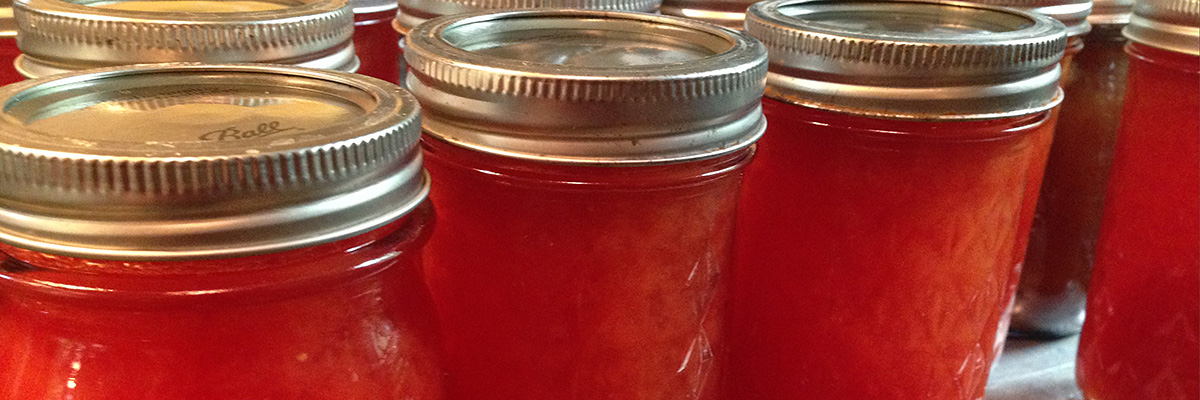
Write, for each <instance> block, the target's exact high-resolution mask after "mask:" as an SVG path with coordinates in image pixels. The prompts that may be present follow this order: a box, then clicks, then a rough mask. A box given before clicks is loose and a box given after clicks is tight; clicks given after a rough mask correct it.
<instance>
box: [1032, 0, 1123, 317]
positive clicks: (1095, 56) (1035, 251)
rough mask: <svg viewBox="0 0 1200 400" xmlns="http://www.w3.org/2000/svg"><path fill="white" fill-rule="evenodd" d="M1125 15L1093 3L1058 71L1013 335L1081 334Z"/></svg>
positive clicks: (1110, 4)
mask: <svg viewBox="0 0 1200 400" xmlns="http://www.w3.org/2000/svg"><path fill="white" fill-rule="evenodd" d="M1131 7H1132V2H1131V1H1125V0H1117V1H1104V0H1101V1H1097V2H1096V3H1095V6H1094V8H1093V9H1092V14H1091V15H1089V16H1088V21H1089V22H1091V25H1092V31H1091V32H1089V33H1087V34H1085V35H1084V36H1083V39H1082V44H1081V46H1080V47H1082V51H1080V52H1078V54H1075V55H1074V62H1072V63H1066V62H1064V63H1063V68H1064V71H1063V81H1062V86H1063V90H1064V91H1065V98H1064V99H1063V103H1062V106H1061V107H1059V108H1060V117H1059V119H1058V124H1057V125H1056V128H1055V132H1054V140H1053V144H1052V145H1051V146H1050V153H1049V159H1048V160H1047V164H1046V167H1045V175H1044V176H1045V179H1044V180H1043V181H1042V185H1041V189H1040V196H1039V197H1038V200H1037V211H1036V213H1035V214H1034V216H1033V218H1032V219H1031V222H1032V224H1031V225H1030V227H1031V231H1030V233H1029V236H1028V237H1029V244H1028V246H1027V251H1026V252H1025V253H1024V254H1025V257H1024V265H1023V267H1022V269H1021V270H1022V271H1021V278H1020V286H1019V288H1018V290H1017V292H1016V298H1015V299H1014V303H1013V315H1012V333H1013V334H1016V335H1022V336H1029V337H1061V336H1067V335H1074V334H1078V333H1079V331H1080V329H1082V327H1083V314H1084V312H1083V311H1084V305H1085V304H1086V302H1087V284H1088V279H1089V278H1090V277H1091V271H1092V262H1093V260H1094V259H1095V251H1096V239H1097V237H1098V236H1099V234H1100V215H1101V213H1102V212H1103V209H1104V188H1105V184H1106V182H1107V181H1108V170H1109V167H1110V166H1111V165H1112V156H1113V147H1114V146H1115V143H1116V136H1117V121H1118V119H1119V118H1120V115H1121V105H1122V104H1123V103H1124V99H1125V74H1126V71H1127V70H1128V67H1129V59H1128V57H1126V56H1125V52H1124V46H1125V43H1126V42H1127V41H1126V40H1125V38H1124V37H1123V36H1121V28H1123V27H1124V26H1125V24H1126V23H1128V22H1129V15H1130V12H1131ZM1070 48H1072V46H1068V49H1070ZM1068 57H1071V51H1070V50H1068ZM1030 193H1037V192H1030Z"/></svg>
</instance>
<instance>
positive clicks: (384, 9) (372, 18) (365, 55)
mask: <svg viewBox="0 0 1200 400" xmlns="http://www.w3.org/2000/svg"><path fill="white" fill-rule="evenodd" d="M372 3H374V4H372ZM351 5H352V6H353V7H354V49H355V52H357V53H358V59H359V61H360V62H361V64H362V65H360V66H359V67H358V73H360V74H363V75H367V76H373V77H376V78H379V79H383V80H385V81H388V82H391V83H400V65H401V64H400V58H401V57H403V56H402V55H401V54H400V49H399V48H397V47H396V43H397V42H399V41H400V34H399V33H397V32H396V30H395V29H392V21H393V20H394V19H395V18H396V2H395V1H393V0H385V1H383V2H382V3H381V2H378V1H358V0H353V1H351Z"/></svg>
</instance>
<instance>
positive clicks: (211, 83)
mask: <svg viewBox="0 0 1200 400" xmlns="http://www.w3.org/2000/svg"><path fill="white" fill-rule="evenodd" d="M118 68H123V67H118ZM118 68H110V69H101V70H92V71H90V72H87V73H75V74H72V75H60V76H57V77H53V78H45V79H39V80H30V81H25V82H23V83H17V84H13V85H9V86H7V87H5V88H3V89H0V101H3V102H4V118H2V119H0V216H2V217H3V218H0V314H2V315H4V318H0V371H4V379H0V394H2V395H3V396H5V397H9V398H21V399H30V400H51V399H53V400H65V399H115V398H120V399H130V400H157V399H215V398H228V399H251V398H304V399H322V400H325V399H327V400H340V399H381V400H382V399H434V400H436V399H441V398H442V397H441V396H442V392H441V391H442V381H441V380H442V376H443V372H442V370H441V367H440V364H439V361H438V359H439V357H440V354H439V353H440V347H439V346H440V343H439V342H438V338H437V334H436V329H437V327H436V325H435V323H434V322H433V321H434V320H435V318H434V316H433V306H432V303H431V302H430V299H429V293H428V289H427V288H426V287H425V283H424V278H423V275H422V274H423V272H422V270H421V266H420V264H419V260H420V258H419V251H420V249H421V247H422V246H423V245H424V243H425V242H426V241H427V239H428V236H429V234H430V232H429V231H430V228H431V223H432V220H431V218H432V211H431V207H430V206H429V204H428V201H427V200H426V194H427V193H428V187H429V181H428V179H427V178H426V175H425V174H424V173H423V172H422V167H421V159H422V158H421V153H420V149H419V147H418V145H417V142H418V139H419V126H418V124H419V122H418V121H419V114H418V113H419V111H418V107H417V104H416V99H415V98H413V97H412V96H411V95H410V94H407V93H405V92H403V91H402V90H400V89H398V88H396V87H395V86H394V85H386V86H385V85H382V84H381V83H380V82H379V81H378V80H374V79H366V78H365V77H361V76H358V75H353V74H348V73H342V72H333V71H320V70H310V69H294V68H290V67H267V66H249V65H239V66H233V65H191V66H175V67H158V66H140V67H133V68H132V69H118Z"/></svg>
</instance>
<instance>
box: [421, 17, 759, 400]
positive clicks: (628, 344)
mask: <svg viewBox="0 0 1200 400" xmlns="http://www.w3.org/2000/svg"><path fill="white" fill-rule="evenodd" d="M407 41H408V47H407V49H406V51H405V58H406V60H407V61H408V65H409V67H410V69H409V74H408V78H407V81H406V82H407V84H408V87H409V88H411V89H412V91H413V93H414V94H415V95H416V96H417V98H418V99H419V100H420V101H421V104H422V106H423V107H425V108H424V109H425V114H424V115H425V119H424V120H423V127H424V132H425V135H424V137H423V139H422V144H423V146H424V149H425V154H426V162H427V164H426V165H427V167H428V168H429V172H430V175H431V176H432V179H433V182H434V185H435V186H436V187H437V189H436V190H435V191H434V192H433V193H431V195H430V199H431V200H432V201H433V204H434V206H435V207H437V209H438V212H439V215H440V216H441V217H440V219H439V220H438V229H437V231H436V232H434V235H433V237H432V239H431V240H430V243H429V246H428V247H427V248H426V251H425V253H424V254H425V262H426V271H427V273H428V281H429V285H430V290H431V292H432V293H433V301H434V304H435V306H436V307H437V310H438V312H439V318H440V322H441V327H442V331H443V333H444V337H445V344H446V351H447V360H446V362H447V364H446V365H447V369H448V371H449V374H450V375H449V376H450V385H449V388H448V392H449V394H450V397H451V398H460V399H484V398H488V399H525V400H537V399H546V400H551V399H553V400H560V399H609V398H612V399H629V400H639V399H715V398H717V397H715V396H717V395H718V393H717V392H716V390H715V387H716V386H715V385H716V384H717V382H718V378H719V376H720V374H721V373H722V371H723V370H724V363H725V358H726V354H725V353H724V347H725V344H724V324H725V322H726V318H727V316H726V302H725V298H726V295H727V288H728V284H729V281H728V276H729V273H730V265H731V263H732V257H733V253H732V251H733V247H732V246H733V233H734V218H735V210H736V208H737V201H738V192H739V189H740V187H741V171H742V169H743V168H744V167H745V165H746V164H747V163H748V162H749V161H750V158H751V155H752V145H753V143H754V142H755V140H756V139H757V138H758V137H759V136H760V135H761V134H762V132H763V129H764V128H765V120H764V119H763V116H762V112H761V109H760V106H759V104H760V101H761V96H762V91H763V77H764V76H765V74H766V50H765V48H763V46H762V45H761V44H760V43H758V42H757V41H755V40H754V39H753V38H750V37H748V36H745V35H743V34H740V33H738V32H735V31H731V30H727V29H724V28H721V27H718V26H714V25H709V24H704V23H699V22H694V21H689V20H684V19H679V18H671V17H663V16H658V15H651V14H642V13H620V12H601V11H586V10H544V11H543V10H534V11H516V12H505V13H496V14H468V15H460V16H450V17H442V18H438V19H434V20H431V21H430V22H428V23H425V24H422V25H420V26H418V27H417V28H416V29H414V30H413V31H411V32H409V35H408V37H407Z"/></svg>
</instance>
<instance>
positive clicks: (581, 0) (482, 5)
mask: <svg viewBox="0 0 1200 400" xmlns="http://www.w3.org/2000/svg"><path fill="white" fill-rule="evenodd" d="M399 3H400V8H399V9H398V10H397V12H396V19H395V20H394V21H393V22H392V28H393V29H395V30H396V32H398V33H399V34H400V42H399V44H398V45H399V51H400V81H401V82H402V83H401V85H403V81H404V75H405V72H406V69H407V67H406V66H405V65H404V36H405V35H407V34H408V32H409V31H411V30H412V29H413V28H414V27H416V26H417V25H420V24H421V23H423V22H425V21H428V20H430V19H433V18H437V17H440V16H445V15H457V14H466V13H478V12H501V11H514V10H531V9H551V8H573V9H580V10H598V11H634V12H646V13H652V12H655V11H657V10H658V6H659V5H660V4H662V0H399Z"/></svg>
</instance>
